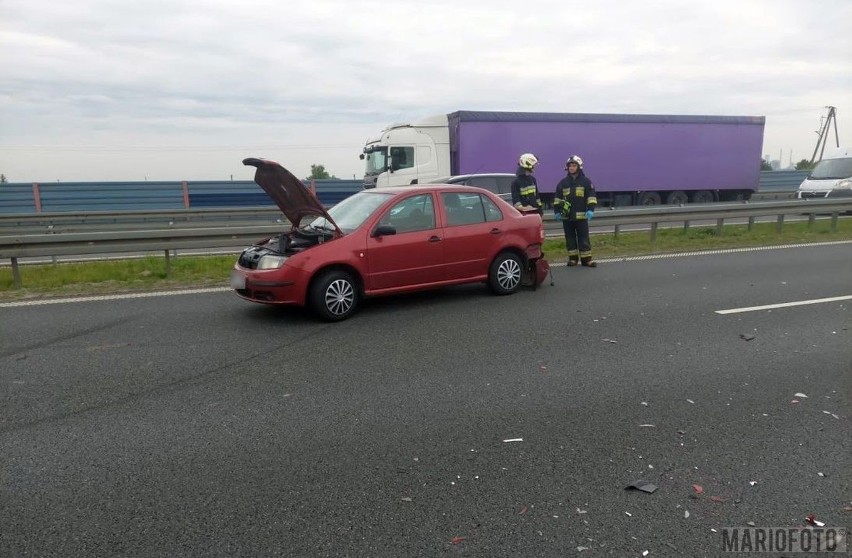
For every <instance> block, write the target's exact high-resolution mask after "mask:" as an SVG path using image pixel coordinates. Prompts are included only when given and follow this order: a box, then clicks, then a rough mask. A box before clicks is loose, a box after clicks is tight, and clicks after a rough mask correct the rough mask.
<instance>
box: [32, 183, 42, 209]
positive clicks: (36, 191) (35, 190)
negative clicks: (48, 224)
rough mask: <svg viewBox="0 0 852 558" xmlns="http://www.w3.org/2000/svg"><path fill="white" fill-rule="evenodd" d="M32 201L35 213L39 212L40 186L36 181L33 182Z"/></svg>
mask: <svg viewBox="0 0 852 558" xmlns="http://www.w3.org/2000/svg"><path fill="white" fill-rule="evenodd" d="M33 203H34V204H35V210H36V213H41V188H40V187H39V185H38V182H33Z"/></svg>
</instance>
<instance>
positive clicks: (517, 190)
mask: <svg viewBox="0 0 852 558" xmlns="http://www.w3.org/2000/svg"><path fill="white" fill-rule="evenodd" d="M520 171H521V169H519V173H518V176H516V177H515V180H513V181H512V205H514V206H515V207H520V206H522V205H529V206H531V207H534V208H536V209H538V211H539V213H541V209H542V203H541V199H540V198H539V196H538V183H537V182H536V180H535V177H534V176H533V175H531V174H525V173H522V172H520Z"/></svg>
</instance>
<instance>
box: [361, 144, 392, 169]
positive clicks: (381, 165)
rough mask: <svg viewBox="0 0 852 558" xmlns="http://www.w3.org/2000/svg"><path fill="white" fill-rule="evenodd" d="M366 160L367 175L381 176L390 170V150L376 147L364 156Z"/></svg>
mask: <svg viewBox="0 0 852 558" xmlns="http://www.w3.org/2000/svg"><path fill="white" fill-rule="evenodd" d="M364 160H366V161H367V169H366V170H365V171H364V173H365V174H367V175H373V174H381V173H383V172H385V171H386V170H388V148H387V147H374V148H372V150H371V151H369V152H367V153H365V154H364Z"/></svg>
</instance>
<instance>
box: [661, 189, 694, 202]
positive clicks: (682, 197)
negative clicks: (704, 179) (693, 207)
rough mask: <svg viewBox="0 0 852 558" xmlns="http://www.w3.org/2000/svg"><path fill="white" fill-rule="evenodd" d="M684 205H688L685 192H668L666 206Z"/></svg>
mask: <svg viewBox="0 0 852 558" xmlns="http://www.w3.org/2000/svg"><path fill="white" fill-rule="evenodd" d="M685 203H689V197H688V196H687V195H686V192H683V191H681V190H675V191H674V192H669V195H667V196H666V204H668V205H682V204H685Z"/></svg>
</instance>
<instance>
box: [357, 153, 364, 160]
mask: <svg viewBox="0 0 852 558" xmlns="http://www.w3.org/2000/svg"><path fill="white" fill-rule="evenodd" d="M358 158H359V159H361V160H362V161H363V160H364V154H363V153H361V154H360V155H358Z"/></svg>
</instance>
